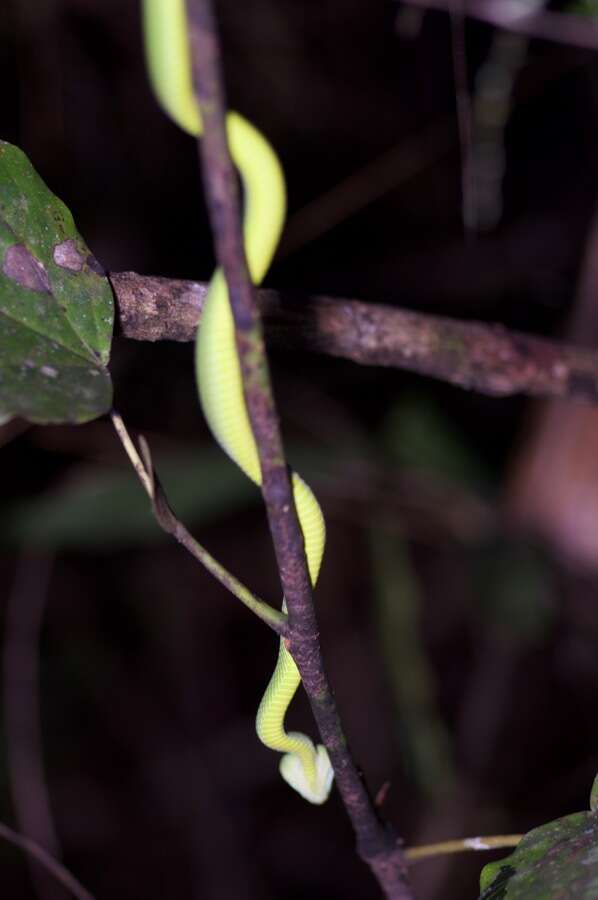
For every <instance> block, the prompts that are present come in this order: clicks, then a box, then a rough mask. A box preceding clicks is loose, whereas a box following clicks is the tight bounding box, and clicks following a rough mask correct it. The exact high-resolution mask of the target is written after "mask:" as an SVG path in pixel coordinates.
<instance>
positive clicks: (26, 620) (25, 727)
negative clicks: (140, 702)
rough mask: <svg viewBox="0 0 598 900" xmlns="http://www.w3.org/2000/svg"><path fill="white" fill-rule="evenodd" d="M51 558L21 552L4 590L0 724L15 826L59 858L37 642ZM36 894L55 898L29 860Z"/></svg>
mask: <svg viewBox="0 0 598 900" xmlns="http://www.w3.org/2000/svg"><path fill="white" fill-rule="evenodd" d="M52 563H53V559H52V556H51V555H48V556H39V557H36V556H32V555H31V554H29V553H24V554H22V555H21V556H20V558H19V559H18V561H17V565H16V569H15V575H14V581H13V586H12V589H11V590H10V591H9V592H8V595H7V601H6V610H5V625H4V660H3V662H4V666H3V674H4V679H3V690H2V697H3V700H4V716H3V718H4V727H5V729H6V755H7V762H8V773H9V778H10V790H11V795H12V800H13V805H14V809H15V818H16V822H17V827H18V829H19V831H21V832H24V833H25V834H27V835H29V836H30V837H31V838H32V839H34V840H35V841H36V842H37V843H38V844H39V845H40V846H42V847H45V849H46V850H47V851H48V852H49V853H50V854H51V855H52V857H53V858H55V859H56V858H58V857H60V855H61V853H60V843H59V840H58V835H57V831H56V826H55V823H54V818H53V816H52V807H51V805H50V798H49V794H48V787H47V784H46V777H45V771H44V761H43V756H44V754H43V741H42V729H41V721H40V719H41V716H40V697H39V694H40V672H39V669H40V654H39V643H40V633H41V628H42V622H43V617H44V611H45V607H46V601H47V595H48V587H49V583H50V577H51V572H52ZM28 862H29V864H30V869H31V877H32V880H33V884H34V887H35V893H36V894H37V896H38V897H39V898H41V900H43V898H48V897H54V896H55V895H56V890H55V887H54V885H52V886H51V889H50V886H49V885H48V879H47V876H46V875H45V874H42V873H41V872H40V870H39V867H38V866H37V865H36V864H35V862H34V861H33V860H31V858H29V859H28Z"/></svg>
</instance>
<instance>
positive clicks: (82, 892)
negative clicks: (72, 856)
mask: <svg viewBox="0 0 598 900" xmlns="http://www.w3.org/2000/svg"><path fill="white" fill-rule="evenodd" d="M0 838H3V839H4V840H5V841H8V842H9V843H10V844H13V846H15V847H18V848H19V850H23V851H24V852H25V853H27V854H28V855H29V856H31V857H32V858H33V859H35V860H36V861H37V862H38V863H39V864H40V866H43V867H44V869H46V871H48V872H50V874H51V875H53V876H54V878H55V879H56V881H59V882H60V884H62V885H64V887H65V888H67V890H69V891H70V892H71V894H72V895H73V897H77V898H78V900H94V897H93V894H90V893H89V891H88V890H87V889H86V888H84V887H83V885H82V884H81V883H80V882H79V881H77V879H76V878H75V876H74V875H73V874H71V872H69V870H68V869H66V868H65V867H64V866H63V865H62V863H59V862H58V860H57V859H54V857H53V856H51V855H50V854H49V853H48V852H47V851H46V850H44V848H43V847H40V845H39V844H37V843H36V842H35V841H32V840H31V839H30V838H28V837H25V836H24V835H22V834H19V833H18V832H16V831H13V829H12V828H9V826H8V825H5V824H4V823H3V822H0Z"/></svg>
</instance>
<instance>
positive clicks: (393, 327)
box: [110, 272, 598, 403]
mask: <svg viewBox="0 0 598 900" xmlns="http://www.w3.org/2000/svg"><path fill="white" fill-rule="evenodd" d="M110 280H111V282H112V286H113V288H114V292H115V295H116V300H117V305H118V309H119V315H120V328H121V333H122V334H123V335H124V336H125V337H128V338H133V339H134V340H142V341H159V340H172V341H191V340H193V339H194V337H195V330H196V327H197V323H198V321H199V320H200V318H201V312H202V308H203V302H204V298H205V295H206V291H207V285H206V284H204V283H201V282H196V281H176V280H171V279H166V278H158V277H149V276H144V275H137V274H136V273H134V272H113V273H111V274H110ZM257 295H258V303H259V307H260V311H261V313H262V316H263V318H264V324H265V328H266V336H267V338H268V339H269V340H272V342H273V343H274V344H275V345H278V346H282V347H284V348H286V349H294V350H308V351H312V352H316V353H325V354H329V355H331V356H338V357H342V358H344V359H350V360H352V361H353V362H357V363H360V364H362V365H368V366H384V367H392V368H398V369H404V370H406V371H409V372H417V373H418V374H420V375H427V376H430V377H432V378H437V379H440V380H441V381H446V382H449V383H450V384H454V385H457V386H459V387H462V388H466V389H469V390H475V391H478V392H479V393H482V394H489V395H492V396H496V397H508V396H512V395H514V394H528V395H531V396H536V397H563V398H571V399H578V400H584V401H586V402H590V403H598V352H597V351H593V350H589V349H586V348H583V347H576V346H572V345H570V344H566V343H563V342H560V341H553V340H548V339H546V338H540V337H533V336H532V335H527V334H522V333H520V332H516V331H509V330H508V329H506V328H504V327H503V326H501V325H494V324H483V323H481V322H474V321H459V320H457V319H449V318H446V317H444V316H434V315H428V314H425V313H414V312H408V311H406V310H403V309H397V308H395V307H390V306H383V305H379V304H374V303H362V302H360V301H358V300H343V299H333V298H331V297H317V296H307V297H306V296H303V297H297V296H296V295H291V294H287V293H284V294H282V293H278V292H276V291H266V290H261V291H258V292H257Z"/></svg>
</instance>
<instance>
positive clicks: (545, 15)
mask: <svg viewBox="0 0 598 900" xmlns="http://www.w3.org/2000/svg"><path fill="white" fill-rule="evenodd" d="M403 2H404V3H405V4H406V5H407V6H416V7H418V8H423V9H436V10H441V11H444V12H456V11H458V12H463V13H465V15H466V16H469V17H471V18H473V19H479V20H480V21H481V22H487V23H488V24H489V25H495V26H496V27H497V28H503V29H504V30H505V31H513V32H516V33H518V34H525V35H527V36H528V37H531V38H542V39H543V40H547V41H554V42H555V43H557V44H568V45H570V46H572V47H582V48H585V49H587V50H596V49H598V26H597V25H596V24H595V23H594V22H592V20H591V17H590V16H582V15H575V14H574V13H558V12H535V13H530V12H529V11H528V10H527V9H526V6H525V3H522V2H521V0H403Z"/></svg>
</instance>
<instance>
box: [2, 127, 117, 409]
mask: <svg viewBox="0 0 598 900" xmlns="http://www.w3.org/2000/svg"><path fill="white" fill-rule="evenodd" d="M113 318H114V314H113V301H112V291H111V288H110V284H109V282H108V279H107V278H106V277H105V275H104V273H103V271H102V269H101V266H100V265H99V263H98V262H97V261H96V260H95V258H94V257H93V256H92V254H91V253H90V251H89V249H88V247H87V246H86V244H85V242H84V241H83V239H82V238H81V236H80V235H79V233H78V232H77V229H76V228H75V224H74V222H73V217H72V216H71V214H70V212H69V211H68V209H67V208H66V206H65V205H64V204H63V203H62V202H61V201H60V200H59V199H58V198H57V197H55V196H54V194H52V193H51V191H49V190H48V188H47V187H46V185H45V184H44V182H43V181H42V180H41V178H40V177H39V175H38V174H37V172H36V171H35V169H34V168H33V166H32V165H31V163H30V162H29V160H28V159H27V157H26V156H25V154H24V153H22V151H21V150H19V149H18V148H17V147H13V146H12V145H11V144H7V143H6V142H4V141H0V420H3V419H6V418H8V417H10V416H15V415H18V416H22V417H23V418H25V419H28V420H29V421H31V422H40V423H48V422H86V421H89V420H90V419H94V418H96V417H97V416H100V415H102V414H103V413H105V412H106V411H107V410H108V409H109V408H110V405H111V402H112V385H111V381H110V376H109V374H108V371H107V369H106V365H107V363H108V360H109V358H110V342H111V337H112V325H113Z"/></svg>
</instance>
